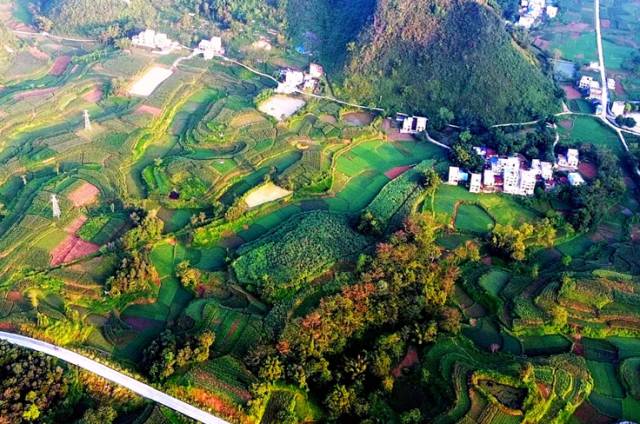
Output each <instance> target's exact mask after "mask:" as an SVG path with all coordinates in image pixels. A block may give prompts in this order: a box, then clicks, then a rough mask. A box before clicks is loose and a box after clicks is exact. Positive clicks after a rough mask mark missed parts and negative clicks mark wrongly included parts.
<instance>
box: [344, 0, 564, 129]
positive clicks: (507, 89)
mask: <svg viewBox="0 0 640 424" xmlns="http://www.w3.org/2000/svg"><path fill="white" fill-rule="evenodd" d="M346 73H347V81H346V88H347V91H348V93H349V94H350V95H351V96H352V97H353V98H354V99H356V100H359V101H364V102H368V103H371V104H376V105H378V106H382V107H384V108H385V109H387V110H391V111H393V110H398V111H406V112H419V113H425V114H427V115H429V116H435V115H436V114H437V113H438V111H439V109H440V108H441V107H443V106H444V107H446V108H448V109H449V110H451V111H453V112H454V113H455V116H456V120H457V121H458V122H463V123H471V122H478V123H481V124H485V125H488V124H493V123H499V122H512V121H525V120H528V119H530V118H532V117H537V116H544V115H546V114H548V113H550V112H553V111H557V109H558V108H559V102H558V100H557V99H555V98H554V92H555V89H554V85H553V83H552V82H551V80H550V79H549V78H548V77H547V76H545V75H544V74H543V73H542V72H541V71H540V69H539V67H538V64H537V63H536V62H535V59H534V58H533V56H531V55H530V54H529V53H528V52H526V51H523V50H521V49H520V47H518V46H517V45H516V44H515V42H514V41H513V40H512V38H511V36H510V34H509V33H508V32H507V31H506V28H505V26H504V24H503V22H502V20H501V19H500V17H499V16H498V15H497V14H496V13H495V11H494V10H493V9H491V8H489V7H488V6H486V5H485V4H483V3H481V2H480V1H475V0H379V1H378V6H377V10H376V11H375V17H374V19H373V22H372V24H371V25H370V27H369V28H368V29H367V30H366V32H365V33H364V34H363V35H362V37H361V40H360V42H359V43H358V47H357V48H356V50H355V51H354V52H353V54H352V57H351V61H350V64H349V65H348V69H347V71H346Z"/></svg>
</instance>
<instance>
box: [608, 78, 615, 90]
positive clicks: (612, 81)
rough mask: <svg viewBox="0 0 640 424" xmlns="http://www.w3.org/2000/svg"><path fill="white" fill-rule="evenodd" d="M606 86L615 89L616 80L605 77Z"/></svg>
mask: <svg viewBox="0 0 640 424" xmlns="http://www.w3.org/2000/svg"><path fill="white" fill-rule="evenodd" d="M607 88H608V89H609V90H615V89H616V80H614V79H613V78H607Z"/></svg>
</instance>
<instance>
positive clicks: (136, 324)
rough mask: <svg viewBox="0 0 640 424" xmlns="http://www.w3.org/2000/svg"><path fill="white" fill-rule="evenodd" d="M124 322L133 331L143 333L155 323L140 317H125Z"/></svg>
mask: <svg viewBox="0 0 640 424" xmlns="http://www.w3.org/2000/svg"><path fill="white" fill-rule="evenodd" d="M124 322H126V323H127V324H129V325H130V326H131V328H132V329H133V330H136V331H144V330H147V329H149V328H152V327H154V326H155V325H156V323H157V321H155V320H152V319H149V318H142V317H126V318H125V319H124Z"/></svg>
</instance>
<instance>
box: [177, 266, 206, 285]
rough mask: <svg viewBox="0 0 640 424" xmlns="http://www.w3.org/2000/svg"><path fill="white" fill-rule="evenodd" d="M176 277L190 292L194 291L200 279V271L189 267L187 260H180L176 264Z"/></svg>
mask: <svg viewBox="0 0 640 424" xmlns="http://www.w3.org/2000/svg"><path fill="white" fill-rule="evenodd" d="M176 277H178V280H180V282H181V283H182V285H183V286H184V287H185V288H186V289H188V290H190V291H192V292H195V291H196V289H197V288H198V285H199V284H200V282H201V280H202V275H201V273H200V271H199V270H197V269H196V268H193V267H191V264H190V263H189V261H188V260H184V261H181V262H180V263H179V264H178V265H177V266H176Z"/></svg>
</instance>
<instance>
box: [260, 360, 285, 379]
mask: <svg viewBox="0 0 640 424" xmlns="http://www.w3.org/2000/svg"><path fill="white" fill-rule="evenodd" d="M283 373H284V370H283V368H282V363H281V362H280V360H279V359H278V358H276V357H273V356H270V357H268V358H267V359H266V361H265V363H264V364H263V365H262V367H261V368H260V372H259V373H258V375H259V376H260V378H262V379H263V380H266V381H267V382H269V383H274V382H276V381H278V380H280V378H281V377H282V375H283Z"/></svg>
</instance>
